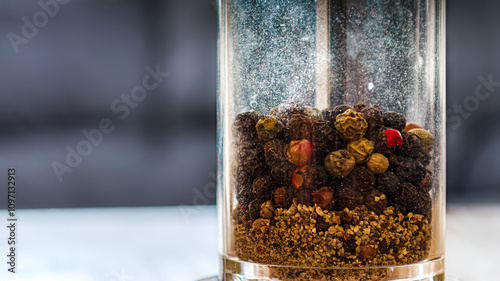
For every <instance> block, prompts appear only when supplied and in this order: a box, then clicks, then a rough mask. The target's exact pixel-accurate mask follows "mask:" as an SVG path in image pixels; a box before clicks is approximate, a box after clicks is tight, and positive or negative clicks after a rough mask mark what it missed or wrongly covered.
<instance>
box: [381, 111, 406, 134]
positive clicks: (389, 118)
mask: <svg viewBox="0 0 500 281" xmlns="http://www.w3.org/2000/svg"><path fill="white" fill-rule="evenodd" d="M383 117H384V126H385V127H387V128H390V129H396V130H398V131H400V132H403V131H404V129H405V127H406V117H405V116H404V115H403V114H400V113H397V112H384V114H383Z"/></svg>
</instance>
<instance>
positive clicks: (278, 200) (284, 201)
mask: <svg viewBox="0 0 500 281" xmlns="http://www.w3.org/2000/svg"><path fill="white" fill-rule="evenodd" d="M292 199H293V195H292V192H291V190H290V189H289V188H288V187H280V188H278V189H276V190H275V191H274V193H273V201H274V205H275V206H276V208H283V209H288V208H289V207H290V205H291V204H292Z"/></svg>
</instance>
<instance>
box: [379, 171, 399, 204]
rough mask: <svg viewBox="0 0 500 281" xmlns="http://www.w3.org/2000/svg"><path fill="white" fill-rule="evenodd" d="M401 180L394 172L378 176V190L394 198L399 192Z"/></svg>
mask: <svg viewBox="0 0 500 281" xmlns="http://www.w3.org/2000/svg"><path fill="white" fill-rule="evenodd" d="M399 183H400V181H399V178H398V177H397V176H396V175H395V174H394V173H393V172H385V173H384V174H382V175H380V176H378V185H377V189H378V190H380V191H382V192H383V193H384V194H386V195H387V196H389V197H390V198H392V197H393V196H394V195H395V194H396V192H397V191H398V186H399Z"/></svg>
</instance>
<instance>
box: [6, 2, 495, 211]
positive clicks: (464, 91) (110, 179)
mask: <svg viewBox="0 0 500 281" xmlns="http://www.w3.org/2000/svg"><path fill="white" fill-rule="evenodd" d="M62 2H64V1H61V3H62ZM52 8H53V7H52ZM47 9H49V11H52V12H53V14H54V16H52V15H50V14H49V16H48V17H46V18H44V17H43V16H42V15H41V14H38V15H37V13H38V12H39V11H41V10H42V8H41V6H39V4H37V1H14V0H8V1H1V2H0V35H1V37H0V85H1V88H0V89H1V90H0V91H1V94H0V182H3V183H6V182H7V179H6V178H7V169H8V168H9V167H11V166H13V167H16V168H17V171H18V172H17V174H18V177H17V187H18V189H17V195H18V202H19V203H18V206H19V207H20V208H59V207H106V206H164V205H174V206H175V205H193V204H214V203H215V196H214V192H213V191H214V188H215V176H214V174H215V172H216V147H215V146H216V101H215V99H216V78H217V77H216V74H217V57H216V55H217V53H216V49H217V40H216V39H217V38H216V37H217V10H216V4H215V1H213V0H183V1H175V0H168V1H132V0H128V1H127V0H93V1H92V0H89V1H70V2H69V3H67V4H64V5H59V8H58V10H57V11H56V10H54V9H52V10H50V9H51V8H50V7H48V8H47ZM447 9H448V13H447V42H448V51H447V56H448V62H447V72H448V74H447V95H448V96H447V107H448V110H449V112H448V118H449V121H448V132H447V134H448V171H447V177H448V201H449V202H452V203H454V202H455V203H458V202H460V203H464V202H474V203H478V202H500V122H499V121H500V110H499V109H500V83H498V82H500V52H498V50H499V49H500V36H499V35H498V30H500V18H499V17H498V15H497V11H498V10H499V9H500V2H498V1H492V0H490V1H487V0H477V1H469V0H448V8H447ZM33 20H37V21H39V23H44V24H40V25H43V27H40V28H37V27H35V26H30V24H29V23H27V21H29V22H32V21H33ZM23 32H25V33H26V34H28V35H29V36H27V37H22V38H21V37H19V36H16V35H20V34H23ZM28 37H30V38H28ZM153 72H156V74H157V76H154V75H151V73H153ZM158 72H161V73H158ZM165 73H168V74H169V75H168V77H167V75H166V74H165ZM147 75H150V76H151V77H156V78H157V79H156V80H150V81H149V82H147V83H148V85H152V84H155V81H157V82H158V84H157V85H156V87H154V89H153V90H151V91H149V92H148V93H147V94H146V95H145V96H141V97H142V98H143V101H141V102H139V103H133V102H131V101H130V100H128V101H127V98H126V97H127V96H130V95H131V94H132V93H133V92H134V91H135V90H134V89H136V87H137V86H140V85H143V83H144V78H145V77H146V76H147ZM485 81H486V82H485ZM488 81H490V83H487V82H488ZM491 81H493V82H491ZM485 83H486V84H489V86H490V87H491V89H492V94H491V96H490V97H488V99H487V100H485V101H480V102H479V103H478V104H474V101H472V100H471V98H470V97H471V96H474V95H475V93H476V89H477V88H478V86H479V85H484V84H485ZM136 94H137V93H136ZM120 117H121V118H120ZM106 118H108V121H109V122H111V123H110V125H109V124H108V125H109V126H110V127H111V129H114V130H113V132H112V133H109V134H103V135H102V137H101V136H99V135H96V134H92V132H95V131H94V130H95V129H98V128H99V127H100V126H101V125H102V124H101V122H102V121H103V119H105V120H106ZM84 130H85V131H86V132H88V134H87V135H91V140H93V141H94V142H95V143H96V144H93V145H91V146H90V147H89V146H88V144H90V142H89V140H88V137H87V136H86V134H84V133H82V131H84ZM78 149H80V150H82V151H85V152H86V153H85V154H87V156H84V157H81V159H78V158H75V157H74V151H76V150H78ZM67 158H68V159H67ZM68 160H69V162H70V163H72V164H73V167H72V166H70V165H67V162H68ZM55 171H58V172H55ZM5 197H6V192H0V208H2V209H5V208H6V200H5Z"/></svg>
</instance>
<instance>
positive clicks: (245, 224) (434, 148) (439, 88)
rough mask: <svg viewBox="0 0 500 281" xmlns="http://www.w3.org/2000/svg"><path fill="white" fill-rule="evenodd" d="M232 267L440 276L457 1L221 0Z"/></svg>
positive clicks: (224, 180) (243, 271)
mask: <svg viewBox="0 0 500 281" xmlns="http://www.w3.org/2000/svg"><path fill="white" fill-rule="evenodd" d="M219 14H220V23H219V94H218V99H219V100H218V111H219V115H218V130H219V131H218V153H219V154H218V157H219V158H218V160H219V162H218V168H219V173H218V184H219V193H218V196H219V197H218V207H219V220H220V241H219V245H220V255H221V261H222V268H221V276H220V277H221V279H222V280H271V279H273V278H274V279H273V280H442V278H443V274H444V263H443V257H444V208H445V206H444V202H445V145H444V144H445V135H444V133H445V130H444V129H445V128H444V126H445V121H444V118H445V116H444V105H445V101H444V87H445V80H444V63H445V53H444V21H445V18H444V1H439V0H428V1H418V0H410V1H388V0H379V1H372V0H369V1H366V0H365V1H361V0H357V1H354V0H352V1H349V0H345V1H325V0H317V1H283V0H267V1H266V0H256V1H248V0H221V1H219Z"/></svg>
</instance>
